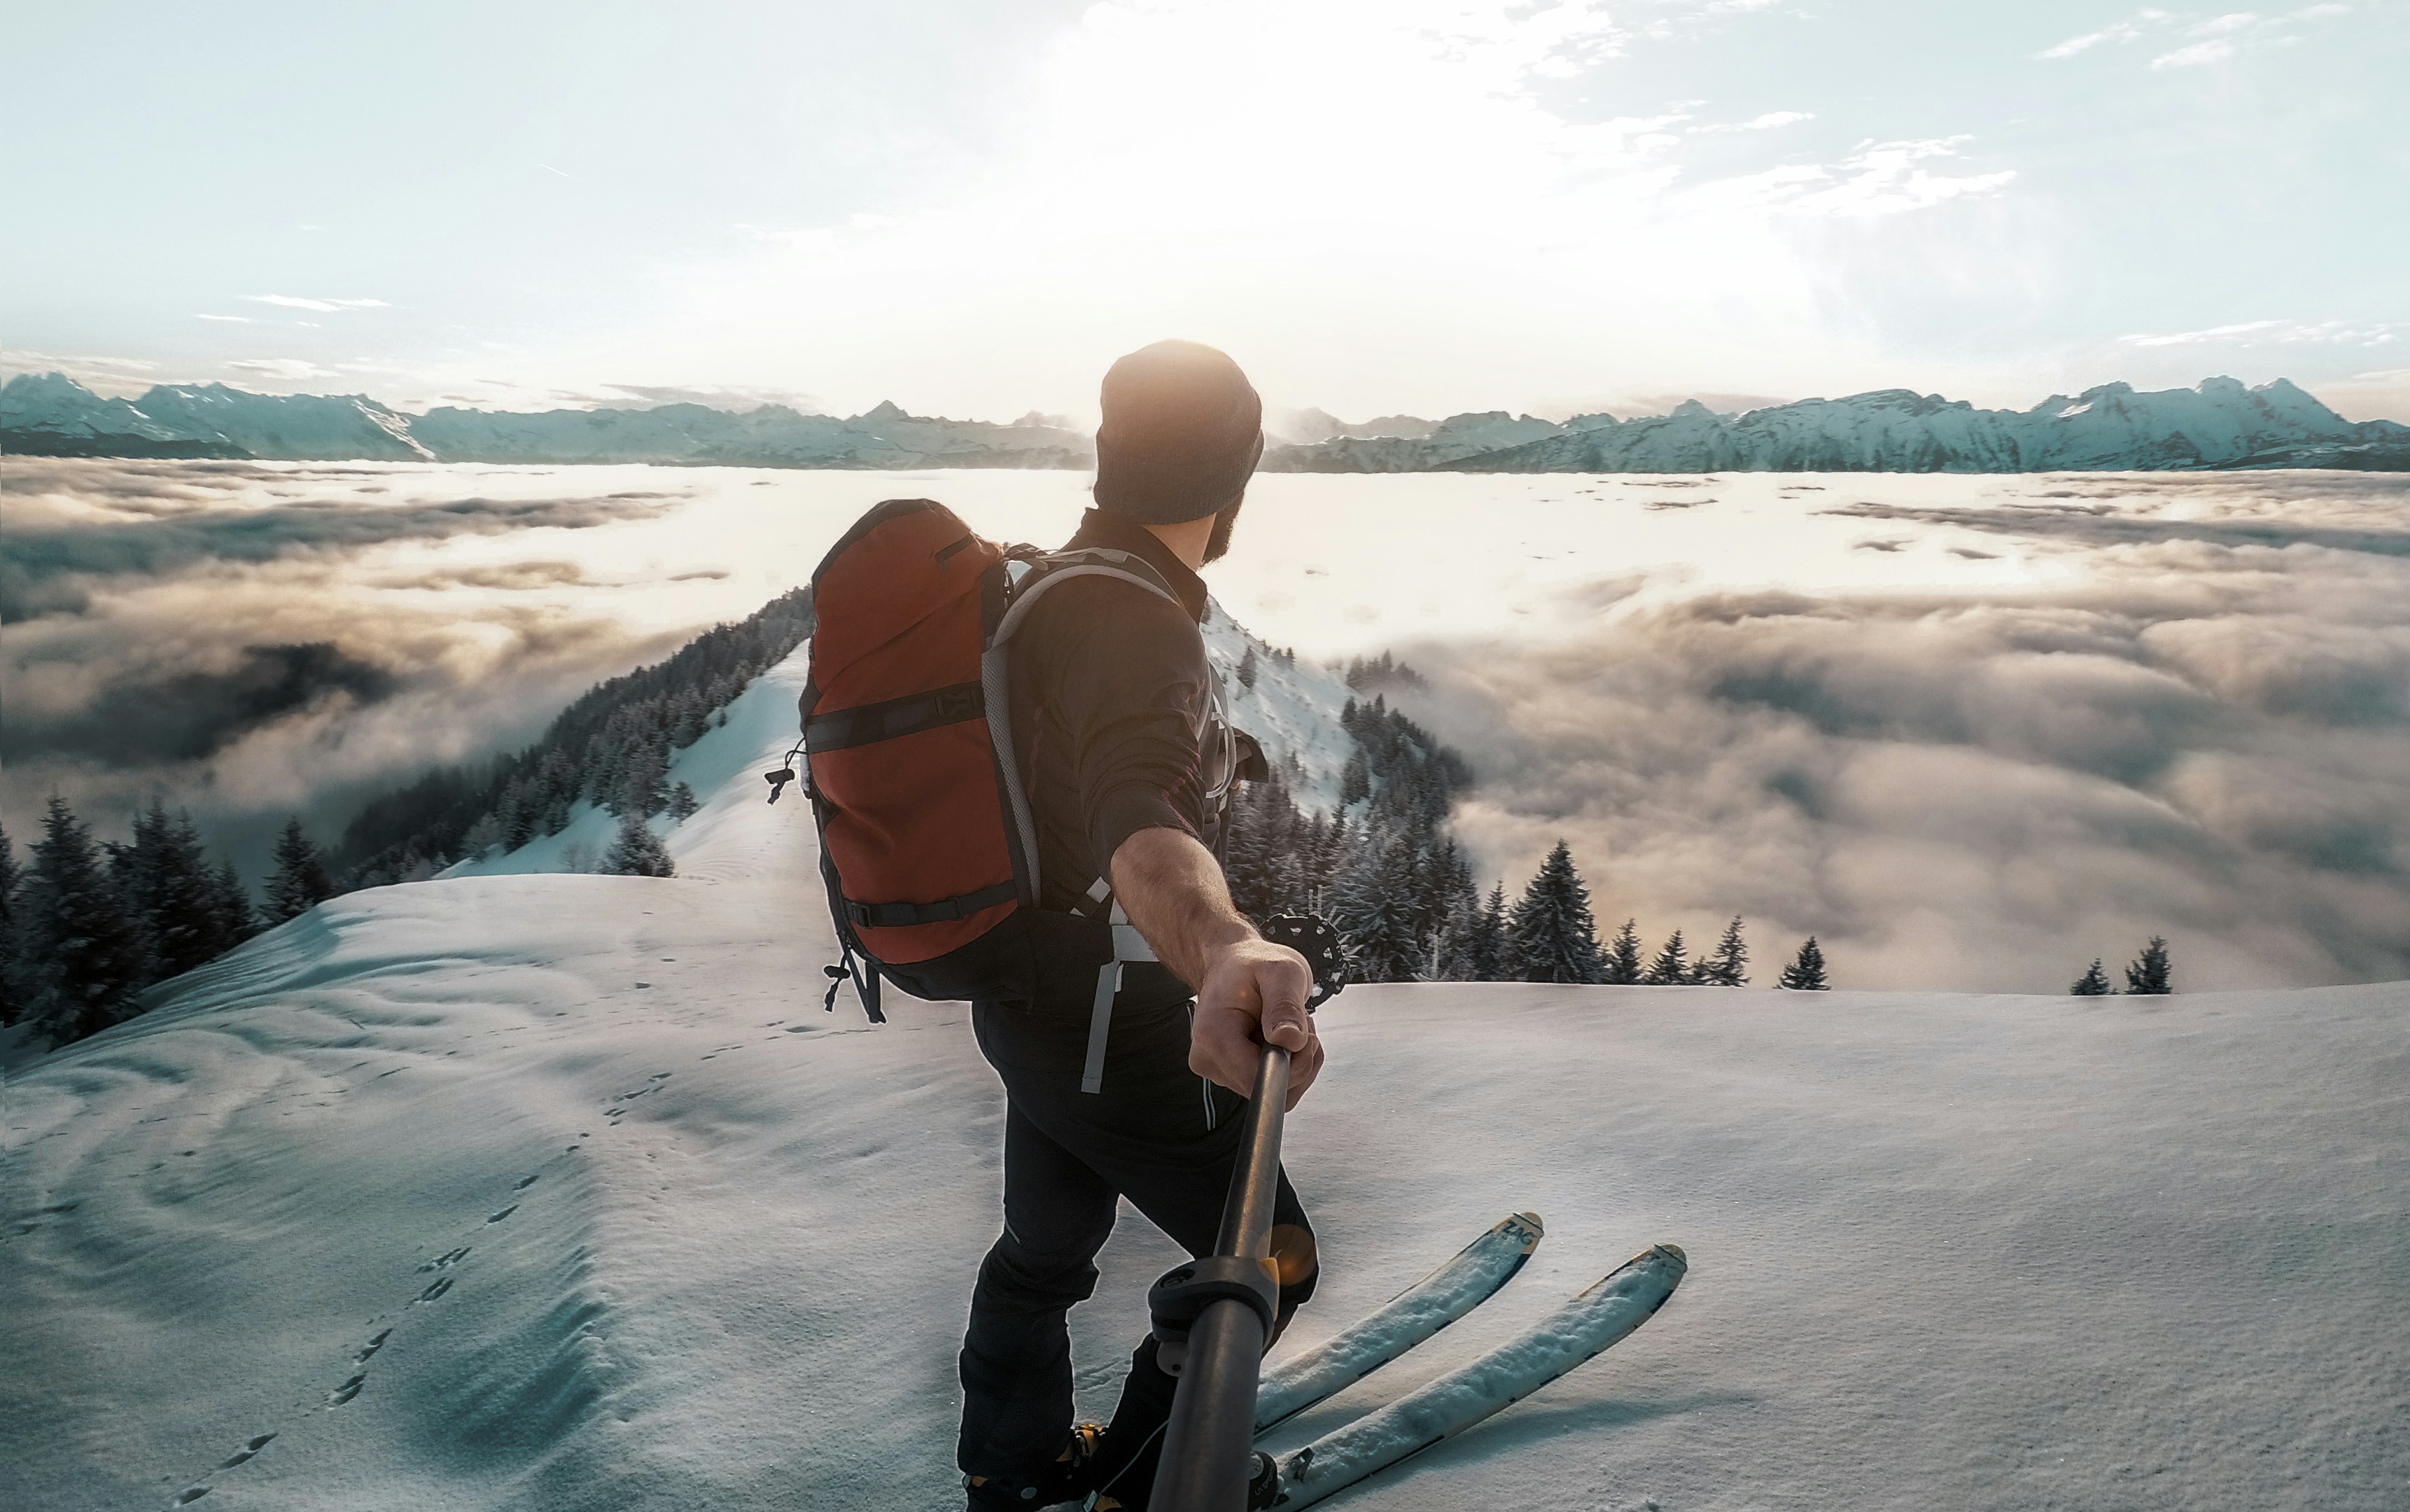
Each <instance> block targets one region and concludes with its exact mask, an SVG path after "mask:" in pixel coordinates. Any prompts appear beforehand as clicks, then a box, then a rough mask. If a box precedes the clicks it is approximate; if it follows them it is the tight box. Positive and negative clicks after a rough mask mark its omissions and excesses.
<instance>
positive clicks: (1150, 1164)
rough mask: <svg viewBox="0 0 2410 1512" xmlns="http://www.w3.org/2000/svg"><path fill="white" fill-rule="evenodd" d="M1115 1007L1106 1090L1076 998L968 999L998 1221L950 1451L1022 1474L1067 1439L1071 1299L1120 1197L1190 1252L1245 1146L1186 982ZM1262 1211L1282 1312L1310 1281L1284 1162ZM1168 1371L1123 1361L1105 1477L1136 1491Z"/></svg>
mask: <svg viewBox="0 0 2410 1512" xmlns="http://www.w3.org/2000/svg"><path fill="white" fill-rule="evenodd" d="M1131 996H1132V995H1131V994H1129V993H1127V992H1125V993H1124V994H1123V997H1122V1000H1121V1001H1120V1002H1119V1003H1117V1004H1116V1005H1115V1007H1114V1010H1113V1022H1112V1030H1111V1038H1110V1039H1109V1040H1108V1053H1107V1055H1106V1061H1105V1074H1104V1086H1103V1090H1102V1091H1101V1092H1097V1093H1093V1094H1092V1093H1083V1092H1082V1091H1081V1090H1080V1073H1081V1069H1082V1066H1083V1065H1084V1063H1085V1061H1086V1057H1087V1043H1088V1012H1087V1005H1085V1004H1082V1005H1080V1006H1078V1007H1077V1008H1068V1007H1067V1008H1065V1009H1063V1010H1059V1011H1058V1010H1048V1009H1044V1008H1038V1009H1033V1008H1029V1007H1026V1006H1023V1005H1019V1004H1004V1003H976V1004H973V1005H972V1009H971V1023H972V1025H973V1027H974V1029H975V1030H976V1031H977V1033H978V1036H979V1044H980V1052H981V1053H982V1054H985V1055H986V1056H987V1059H988V1063H989V1064H990V1065H992V1066H994V1068H995V1069H996V1072H997V1074H999V1075H1000V1076H1002V1077H1003V1079H1004V1087H1005V1096H1006V1099H1007V1108H1006V1112H1005V1124H1004V1233H1003V1236H1002V1237H1000V1238H999V1239H997V1240H996V1242H995V1244H994V1248H992V1249H990V1250H989V1251H988V1253H987V1258H986V1260H985V1261H983V1262H982V1263H981V1264H980V1273H979V1286H978V1287H977V1289H976V1290H974V1291H973V1292H972V1293H971V1316H970V1327H969V1330H967V1332H966V1333H965V1335H964V1339H963V1353H962V1380H963V1397H964V1400H963V1431H962V1438H961V1441H960V1443H959V1446H958V1447H957V1449H956V1451H955V1452H956V1462H957V1463H958V1464H959V1465H960V1466H961V1467H962V1469H964V1470H965V1471H966V1472H969V1473H971V1474H973V1475H982V1476H1009V1477H1012V1478H1016V1479H1018V1478H1024V1477H1026V1476H1032V1475H1035V1474H1037V1473H1038V1470H1039V1469H1040V1468H1041V1467H1042V1466H1043V1465H1045V1464H1046V1463H1047V1462H1048V1461H1053V1459H1054V1458H1055V1457H1056V1456H1057V1455H1058V1454H1059V1453H1060V1452H1061V1451H1062V1448H1063V1445H1064V1441H1065V1439H1066V1438H1067V1435H1068V1433H1069V1431H1070V1428H1071V1421H1072V1418H1071V1415H1072V1403H1071V1339H1070V1332H1069V1330H1068V1329H1067V1328H1066V1327H1065V1323H1064V1315H1065V1314H1066V1313H1067V1312H1068V1311H1069V1310H1070V1308H1071V1307H1072V1305H1073V1304H1074V1303H1077V1302H1082V1301H1086V1300H1087V1299H1088V1296H1089V1294H1090V1293H1091V1292H1093V1291H1094V1290H1095V1289H1096V1265H1095V1263H1094V1262H1095V1260H1096V1251H1097V1250H1099V1249H1101V1248H1103V1247H1104V1243H1105V1240H1106V1238H1107V1237H1108V1236H1109V1235H1111V1232H1112V1229H1113V1218H1114V1214H1115V1207H1114V1199H1116V1198H1117V1197H1126V1198H1128V1199H1130V1202H1131V1204H1132V1205H1133V1206H1135V1207H1136V1208H1137V1209H1138V1210H1139V1211H1140V1213H1142V1214H1146V1216H1147V1218H1148V1220H1149V1221H1151V1222H1152V1223H1154V1226H1155V1227H1156V1228H1158V1229H1162V1230H1163V1231H1164V1232H1165V1233H1166V1234H1167V1235H1169V1236H1170V1238H1171V1240H1172V1241H1173V1242H1174V1243H1178V1244H1179V1245H1180V1246H1181V1247H1182V1248H1183V1249H1185V1250H1187V1251H1188V1253H1189V1254H1191V1255H1207V1254H1211V1253H1212V1249H1213V1242H1214V1239H1215V1237H1216V1231H1217V1230H1218V1229H1219V1228H1220V1227H1221V1222H1222V1203H1223V1199H1224V1197H1225V1195H1226V1194H1227V1191H1228V1188H1229V1184H1230V1170H1231V1167H1232V1166H1233V1165H1234V1164H1235V1162H1236V1160H1237V1156H1238V1147H1239V1137H1240V1133H1241V1128H1242V1127H1243V1123H1244V1119H1243V1112H1244V1110H1245V1107H1246V1102H1245V1099H1243V1098H1240V1097H1238V1096H1237V1095H1236V1094H1234V1093H1231V1092H1227V1091H1225V1090H1224V1089H1222V1088H1220V1087H1217V1086H1213V1085H1212V1084H1211V1083H1207V1082H1205V1081H1204V1080H1203V1079H1202V1078H1200V1077H1198V1075H1197V1074H1196V1073H1195V1072H1194V1071H1191V1070H1190V1069H1188V1003H1187V1000H1186V999H1185V998H1176V999H1169V1000H1166V999H1165V998H1163V997H1160V996H1157V997H1154V998H1153V999H1152V1000H1149V1001H1141V1002H1132V1001H1131V1000H1130V999H1131ZM1273 1221H1274V1223H1275V1225H1276V1228H1275V1230H1274V1236H1275V1244H1274V1248H1275V1252H1276V1258H1278V1260H1279V1262H1280V1270H1281V1279H1282V1287H1281V1315H1280V1316H1281V1320H1282V1321H1283V1322H1284V1323H1285V1322H1286V1320H1287V1318H1288V1316H1289V1315H1290V1314H1291V1313H1292V1312H1293V1311H1294V1310H1295V1309H1296V1308H1297V1307H1298V1305H1299V1304H1300V1303H1302V1302H1303V1301H1305V1300H1306V1298H1307V1297H1309V1296H1311V1295H1312V1294H1313V1291H1314V1279H1315V1267H1314V1231H1313V1229H1312V1227H1311V1226H1310V1225H1309V1224H1307V1222H1306V1218H1305V1210H1304V1208H1303V1207H1302V1206H1300V1205H1299V1202H1298V1199H1297V1193H1296V1191H1295V1189H1294V1188H1292V1187H1291V1186H1290V1185H1289V1182H1288V1175H1287V1173H1286V1172H1285V1171H1284V1172H1283V1173H1282V1175H1281V1182H1280V1199H1279V1203H1278V1206H1277V1208H1276V1209H1275V1213H1274V1218H1273ZM1172 1388H1173V1380H1172V1377H1170V1376H1169V1375H1167V1374H1164V1372H1163V1371H1162V1370H1161V1369H1160V1368H1159V1367H1157V1365H1156V1364H1155V1359H1154V1339H1153V1338H1152V1337H1150V1338H1148V1339H1147V1340H1146V1341H1145V1342H1144V1343H1142V1344H1140V1345H1139V1347H1138V1351H1137V1353H1136V1354H1135V1355H1134V1356H1133V1357H1132V1359H1131V1362H1130V1374H1129V1379H1128V1381H1127V1383H1126V1384H1125V1386H1124V1387H1123V1388H1122V1398H1121V1403H1120V1405H1119V1406H1118V1407H1117V1408H1115V1410H1114V1413H1113V1420H1112V1422H1111V1425H1110V1426H1109V1427H1108V1429H1107V1432H1106V1434H1105V1439H1104V1443H1103V1446H1102V1447H1101V1449H1100V1451H1099V1464H1100V1466H1101V1467H1102V1473H1103V1474H1105V1475H1107V1476H1118V1478H1117V1479H1116V1480H1115V1484H1114V1486H1113V1488H1112V1490H1113V1493H1114V1494H1115V1495H1116V1496H1117V1497H1119V1499H1120V1500H1121V1501H1123V1502H1124V1503H1125V1504H1129V1505H1144V1503H1145V1500H1146V1495H1145V1492H1146V1490H1147V1487H1148V1486H1149V1485H1151V1484H1152V1482H1153V1480H1154V1458H1155V1452H1156V1449H1157V1447H1158V1445H1159V1441H1160V1437H1161V1433H1160V1430H1161V1429H1162V1427H1163V1424H1164V1422H1165V1420H1166V1419H1167V1418H1169V1415H1170V1412H1171V1395H1172Z"/></svg>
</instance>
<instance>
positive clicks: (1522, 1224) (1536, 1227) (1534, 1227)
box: [1490, 1213, 1548, 1243]
mask: <svg viewBox="0 0 2410 1512" xmlns="http://www.w3.org/2000/svg"><path fill="white" fill-rule="evenodd" d="M1517 1228H1520V1229H1529V1230H1531V1232H1530V1233H1529V1235H1528V1236H1527V1237H1528V1238H1529V1239H1530V1240H1531V1241H1532V1243H1539V1240H1540V1236H1541V1235H1542V1234H1545V1233H1546V1232H1547V1231H1548V1226H1547V1225H1546V1224H1545V1223H1542V1222H1541V1221H1540V1215H1539V1214H1536V1213H1510V1214H1507V1215H1506V1216H1504V1217H1503V1218H1501V1219H1499V1220H1498V1224H1497V1228H1496V1229H1491V1230H1490V1231H1491V1232H1493V1233H1495V1232H1496V1231H1497V1229H1517Z"/></svg>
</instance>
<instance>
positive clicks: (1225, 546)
mask: <svg viewBox="0 0 2410 1512" xmlns="http://www.w3.org/2000/svg"><path fill="white" fill-rule="evenodd" d="M1245 502H1247V496H1246V495H1245V494H1243V493H1242V494H1241V495H1239V497H1238V498H1236V499H1233V500H1231V501H1230V507H1229V508H1227V509H1226V510H1224V511H1222V512H1221V513H1220V514H1218V515H1216V516H1213V533H1212V535H1210V536H1208V537H1206V539H1205V560H1207V561H1209V562H1213V561H1220V560H1222V559H1223V557H1224V556H1226V555H1227V554H1228V552H1229V550H1230V532H1231V531H1233V530H1235V529H1237V528H1238V524H1239V506H1240V505H1241V504H1244V503H1245Z"/></svg>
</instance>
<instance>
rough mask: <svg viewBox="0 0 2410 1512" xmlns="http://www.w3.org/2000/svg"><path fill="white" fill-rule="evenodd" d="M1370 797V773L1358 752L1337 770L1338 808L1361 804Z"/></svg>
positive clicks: (1362, 754) (1361, 754)
mask: <svg viewBox="0 0 2410 1512" xmlns="http://www.w3.org/2000/svg"><path fill="white" fill-rule="evenodd" d="M1371 796H1372V772H1371V770H1370V768H1368V767H1367V766H1366V765H1365V764H1364V753H1363V752H1362V751H1360V750H1359V751H1357V753H1356V754H1355V755H1353V756H1350V757H1348V758H1347V764H1346V765H1345V766H1343V767H1341V768H1340V770H1339V802H1340V806H1341V807H1345V806H1347V805H1348V804H1352V803H1358V802H1361V801H1362V800H1364V799H1366V798H1369V797H1371Z"/></svg>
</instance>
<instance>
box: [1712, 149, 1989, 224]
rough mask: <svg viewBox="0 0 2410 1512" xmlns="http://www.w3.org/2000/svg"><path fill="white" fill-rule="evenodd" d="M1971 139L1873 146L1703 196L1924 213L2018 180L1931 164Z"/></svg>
mask: <svg viewBox="0 0 2410 1512" xmlns="http://www.w3.org/2000/svg"><path fill="white" fill-rule="evenodd" d="M1967 140H1969V138H1967V137H1964V136H1958V137H1933V138H1924V139H1922V140H1914V141H1887V142H1868V143H1866V144H1863V145H1862V146H1860V147H1859V149H1858V150H1857V151H1856V152H1854V153H1851V154H1850V155H1849V156H1848V157H1845V158H1843V159H1842V160H1841V161H1840V162H1838V163H1837V164H1833V165H1831V166H1829V167H1822V166H1812V165H1787V166H1785V167H1777V168H1772V169H1768V170H1766V171H1764V172H1762V173H1754V174H1748V175H1744V176H1742V177H1739V178H1734V179H1726V180H1723V181H1720V182H1718V183H1715V184H1710V185H1707V186H1706V188H1704V189H1702V190H1700V191H1697V193H1699V194H1700V195H1701V196H1703V197H1715V198H1737V199H1739V200H1742V201H1744V202H1748V203H1752V204H1757V205H1762V206H1766V207H1770V208H1774V209H1778V210H1781V211H1788V212H1791V213H1794V214H1802V215H1822V216H1833V217H1837V218H1872V217H1877V216H1884V215H1897V214H1902V213H1906V212H1909V211H1919V210H1924V209H1926V208H1929V207H1931V206H1934V205H1939V204H1943V203H1946V202H1948V201H1950V200H1953V199H1979V198H1984V197H1988V196H1993V195H1996V194H1998V193H1999V192H2000V191H2001V190H2003V189H2006V188H2007V187H2008V186H2009V185H2010V184H2011V183H2013V182H2016V177H2017V175H2016V170H2015V169H2013V168H2003V169H1997V170H1995V171H1993V172H1989V173H1954V174H1953V173H1948V172H1941V171H1937V169H1936V167H1934V166H1932V165H1938V164H1940V163H1942V162H1944V161H1946V160H1948V159H1951V158H1955V157H1957V156H1959V155H1960V153H1959V149H1960V147H1961V146H1962V145H1963V144H1964V143H1965V142H1967Z"/></svg>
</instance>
